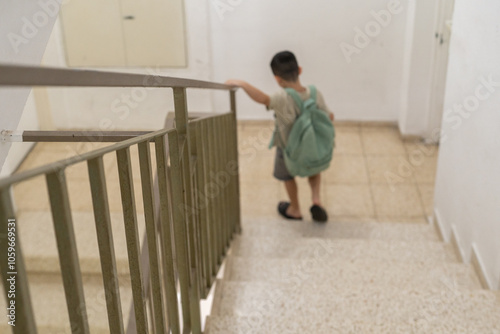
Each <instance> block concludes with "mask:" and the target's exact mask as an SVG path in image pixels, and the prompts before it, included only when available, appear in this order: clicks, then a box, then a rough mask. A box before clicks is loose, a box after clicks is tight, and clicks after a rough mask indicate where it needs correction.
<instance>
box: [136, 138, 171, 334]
mask: <svg viewBox="0 0 500 334" xmlns="http://www.w3.org/2000/svg"><path fill="white" fill-rule="evenodd" d="M138 146H139V160H140V169H141V183H142V194H143V199H144V218H145V220H146V234H147V237H148V249H149V270H150V271H151V275H150V279H151V289H152V295H153V310H154V312H153V314H154V323H155V328H156V330H157V331H159V332H160V333H165V332H166V328H165V319H164V312H163V301H162V300H163V293H162V287H161V281H160V270H159V265H160V263H159V261H158V244H157V238H156V224H155V205H154V198H153V176H152V170H151V151H150V147H149V141H143V142H140V143H139V144H138Z"/></svg>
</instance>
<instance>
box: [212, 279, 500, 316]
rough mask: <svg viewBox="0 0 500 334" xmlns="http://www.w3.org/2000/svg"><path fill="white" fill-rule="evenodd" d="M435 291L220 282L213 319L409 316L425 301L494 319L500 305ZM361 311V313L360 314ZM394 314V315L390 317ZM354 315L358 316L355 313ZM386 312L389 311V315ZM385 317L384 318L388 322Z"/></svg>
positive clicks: (455, 291) (474, 293)
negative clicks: (400, 311)
mask: <svg viewBox="0 0 500 334" xmlns="http://www.w3.org/2000/svg"><path fill="white" fill-rule="evenodd" d="M440 283H441V284H440V285H437V284H436V285H428V284H425V282H422V283H418V282H416V284H411V285H405V286H402V287H399V286H393V285H377V284H370V283H368V284H342V285H330V284H328V283H319V284H311V283H310V282H307V281H304V282H303V283H302V284H295V282H294V283H284V282H264V281H262V282H234V281H233V282H231V281H222V282H220V283H219V285H218V286H217V292H216V296H215V300H216V303H215V306H216V307H215V309H214V310H213V311H212V314H213V315H248V314H252V313H253V312H254V311H255V310H258V311H259V312H260V311H262V312H264V311H265V312H266V314H268V315H269V314H270V313H271V312H272V313H273V316H284V315H287V314H292V313H293V312H300V313H301V314H309V313H312V314H314V313H316V312H319V313H325V312H341V311H344V310H345V309H349V310H350V314H351V317H352V318H353V317H354V316H355V315H361V316H369V315H372V314H379V315H380V314H382V313H383V312H385V310H384V309H385V308H391V307H396V306H397V307H404V306H406V307H404V312H406V313H412V312H418V310H412V309H411V308H409V307H419V306H421V305H424V306H425V305H428V303H426V302H425V301H426V300H431V301H433V302H437V301H438V302H440V303H443V304H446V303H448V304H450V305H452V307H453V305H455V304H460V305H466V304H467V303H476V304H477V306H478V307H485V309H486V310H488V309H491V308H492V309H496V310H498V311H499V313H500V302H498V301H497V294H496V293H495V292H493V291H487V290H480V289H466V288H463V287H459V286H456V285H455V284H453V282H451V281H448V282H445V281H442V282H440ZM363 308H364V309H365V311H363V312H361V310H362V309H363ZM396 311H397V309H396V310H394V312H396ZM357 312H359V314H358V313H357ZM391 312H392V311H391ZM390 314H391V313H387V314H386V316H389V315H390Z"/></svg>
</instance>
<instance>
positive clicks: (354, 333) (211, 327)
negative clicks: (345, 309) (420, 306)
mask: <svg viewBox="0 0 500 334" xmlns="http://www.w3.org/2000/svg"><path fill="white" fill-rule="evenodd" d="M464 315H465V314H464ZM205 333H206V334H243V333H245V334H253V333H259V334H274V333H283V334H298V333H329V334H382V333H384V334H386V333H415V334H428V333H440V334H470V333H484V334H499V333H500V323H499V322H498V320H496V319H489V318H488V317H487V316H483V315H481V316H478V318H477V319H470V318H469V317H465V318H464V317H460V316H456V317H453V319H452V320H451V321H444V319H443V318H442V317H441V315H440V314H439V315H433V314H430V312H425V310H424V312H422V314H417V315H413V316H410V317H408V318H407V320H406V321H400V320H391V319H386V318H383V317H379V318H377V317H372V318H371V319H362V320H358V319H351V318H350V317H349V314H340V315H337V316H334V317H328V316H325V315H324V314H318V315H317V316H316V317H314V316H312V317H309V316H304V317H302V316H301V315H300V314H295V315H292V316H286V317H275V318H272V319H270V318H268V317H256V316H210V317H209V320H208V322H207V329H206V331H205Z"/></svg>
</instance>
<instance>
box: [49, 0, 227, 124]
mask: <svg viewBox="0 0 500 334" xmlns="http://www.w3.org/2000/svg"><path fill="white" fill-rule="evenodd" d="M208 6H209V3H208V2H206V1H203V0H189V1H185V12H186V30H187V32H186V34H187V44H188V45H187V50H188V67H187V68H178V69H166V68H155V67H151V68H111V69H109V68H100V69H99V70H106V71H118V72H131V73H142V74H152V75H166V76H175V77H184V78H193V79H199V80H211V78H212V67H211V55H210V45H209V40H210V39H209V24H208V16H207V11H208ZM165 33H167V32H165ZM61 36H62V31H61V26H60V24H56V26H55V29H54V33H53V34H52V36H51V41H50V42H49V46H48V49H47V54H46V57H45V59H44V65H47V66H57V67H64V66H66V60H65V51H64V46H63V41H62V37H61ZM49 99H50V104H51V108H52V110H53V119H54V126H55V128H57V129H64V128H88V129H94V130H99V129H100V130H113V129H134V130H140V129H145V130H148V129H158V128H159V127H161V126H162V125H163V123H164V120H165V116H166V114H167V112H168V111H172V110H173V97H172V90H171V89H154V90H148V91H145V90H143V89H138V88H67V89H49ZM188 103H189V108H190V110H193V111H212V110H213V108H212V106H213V103H212V95H211V94H210V92H209V91H205V90H188ZM226 109H227V108H226Z"/></svg>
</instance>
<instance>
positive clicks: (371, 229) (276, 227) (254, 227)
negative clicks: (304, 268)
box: [242, 218, 439, 241]
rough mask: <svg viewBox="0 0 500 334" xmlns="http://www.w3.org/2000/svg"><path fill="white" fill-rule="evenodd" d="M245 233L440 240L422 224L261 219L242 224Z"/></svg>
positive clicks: (255, 234)
mask: <svg viewBox="0 0 500 334" xmlns="http://www.w3.org/2000/svg"><path fill="white" fill-rule="evenodd" d="M242 226H243V234H244V235H245V236H251V237H257V236H258V237H261V236H263V237H265V236H273V237H275V238H279V239H283V240H289V239H290V238H300V237H315V238H329V239H376V240H401V241H439V238H438V236H437V234H436V232H435V229H434V228H433V227H432V226H431V225H429V224H422V223H401V224H398V223H374V222H368V223H367V222H329V223H327V224H316V223H310V222H304V221H285V220H283V219H276V218H267V219H266V218H260V219H252V220H246V221H244V222H243V225H242Z"/></svg>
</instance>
